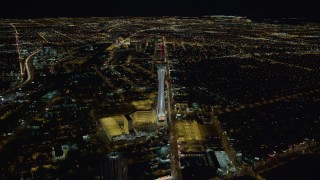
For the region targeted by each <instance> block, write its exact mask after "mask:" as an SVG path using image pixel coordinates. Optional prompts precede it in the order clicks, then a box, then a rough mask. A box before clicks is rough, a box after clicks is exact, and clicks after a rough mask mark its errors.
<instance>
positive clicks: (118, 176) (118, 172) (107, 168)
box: [100, 152, 128, 180]
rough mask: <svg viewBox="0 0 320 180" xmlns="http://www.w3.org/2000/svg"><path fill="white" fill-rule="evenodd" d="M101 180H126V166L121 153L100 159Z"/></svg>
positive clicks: (113, 153)
mask: <svg viewBox="0 0 320 180" xmlns="http://www.w3.org/2000/svg"><path fill="white" fill-rule="evenodd" d="M100 179H101V180H127V179H128V164H127V160H126V159H125V158H124V157H123V156H122V154H121V153H117V152H111V153H110V154H108V155H106V156H105V157H103V159H102V163H101V177H100Z"/></svg>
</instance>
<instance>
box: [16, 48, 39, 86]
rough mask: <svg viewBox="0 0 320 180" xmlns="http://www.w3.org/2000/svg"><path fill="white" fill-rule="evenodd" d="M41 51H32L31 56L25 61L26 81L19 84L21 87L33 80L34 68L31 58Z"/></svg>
mask: <svg viewBox="0 0 320 180" xmlns="http://www.w3.org/2000/svg"><path fill="white" fill-rule="evenodd" d="M40 51H41V50H40V49H38V50H36V51H34V52H33V53H32V54H30V55H29V56H28V57H27V59H26V60H25V67H26V70H27V75H28V77H27V79H26V80H25V81H24V82H23V83H22V84H21V85H22V86H23V85H25V84H27V83H28V82H30V81H32V80H33V78H34V69H33V68H34V67H33V64H32V59H33V56H35V55H36V54H38V53H39V52H40Z"/></svg>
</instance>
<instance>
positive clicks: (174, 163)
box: [165, 50, 182, 180]
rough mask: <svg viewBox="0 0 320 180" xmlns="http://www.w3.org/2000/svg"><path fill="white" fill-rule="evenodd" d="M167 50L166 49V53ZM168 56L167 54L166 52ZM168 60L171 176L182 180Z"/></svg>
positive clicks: (176, 179) (167, 80)
mask: <svg viewBox="0 0 320 180" xmlns="http://www.w3.org/2000/svg"><path fill="white" fill-rule="evenodd" d="M166 52H167V51H166V50H165V53H166ZM165 57H167V54H165ZM166 62H167V69H166V70H167V72H166V76H167V79H166V85H167V96H168V108H167V112H168V128H169V142H170V162H171V176H172V177H173V179H175V180H182V174H181V166H180V159H179V154H178V143H177V133H176V129H175V126H174V121H173V119H174V113H172V108H173V106H172V103H173V100H172V92H171V84H170V71H169V63H170V61H166Z"/></svg>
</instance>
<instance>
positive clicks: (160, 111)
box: [156, 63, 167, 126]
mask: <svg viewBox="0 0 320 180" xmlns="http://www.w3.org/2000/svg"><path fill="white" fill-rule="evenodd" d="M156 66H157V72H158V83H159V87H158V104H157V125H158V126H165V125H167V117H166V107H165V97H164V78H165V74H166V64H164V63H161V64H157V65H156Z"/></svg>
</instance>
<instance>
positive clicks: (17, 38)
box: [10, 23, 24, 77]
mask: <svg viewBox="0 0 320 180" xmlns="http://www.w3.org/2000/svg"><path fill="white" fill-rule="evenodd" d="M10 25H11V26H12V28H13V29H14V31H15V38H16V46H17V52H18V58H19V64H20V74H21V77H23V76H24V66H23V58H22V56H21V47H20V44H19V33H18V31H17V28H16V26H15V25H14V24H13V23H10Z"/></svg>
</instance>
